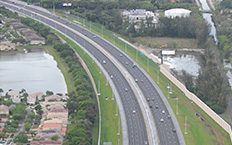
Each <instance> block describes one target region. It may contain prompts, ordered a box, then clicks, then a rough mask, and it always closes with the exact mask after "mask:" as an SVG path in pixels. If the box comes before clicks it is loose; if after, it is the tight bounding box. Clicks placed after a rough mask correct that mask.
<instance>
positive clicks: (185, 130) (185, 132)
mask: <svg viewBox="0 0 232 145" xmlns="http://www.w3.org/2000/svg"><path fill="white" fill-rule="evenodd" d="M187 120H188V117H187V116H185V127H184V134H188V132H187V128H186V126H187Z"/></svg>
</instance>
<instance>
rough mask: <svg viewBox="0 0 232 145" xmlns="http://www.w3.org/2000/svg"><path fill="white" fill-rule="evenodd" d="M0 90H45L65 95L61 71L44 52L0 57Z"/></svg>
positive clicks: (30, 91) (65, 88) (65, 89)
mask: <svg viewBox="0 0 232 145" xmlns="http://www.w3.org/2000/svg"><path fill="white" fill-rule="evenodd" d="M0 88H2V89H3V90H4V91H5V92H6V91H7V90H9V89H13V90H21V89H22V88H24V89H26V91H27V92H28V93H29V94H30V93H34V92H38V91H42V92H44V93H45V92H46V91H47V90H50V91H53V92H54V93H67V87H66V84H65V80H64V77H63V75H62V73H61V71H60V70H59V69H58V68H57V63H56V62H55V61H54V59H53V57H52V56H51V55H49V54H47V53H46V52H44V51H42V52H31V53H26V54H25V53H17V54H12V55H0Z"/></svg>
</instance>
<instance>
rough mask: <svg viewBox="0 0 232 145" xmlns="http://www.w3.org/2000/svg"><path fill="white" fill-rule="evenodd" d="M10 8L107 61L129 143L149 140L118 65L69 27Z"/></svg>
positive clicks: (100, 60)
mask: <svg viewBox="0 0 232 145" xmlns="http://www.w3.org/2000/svg"><path fill="white" fill-rule="evenodd" d="M2 5H4V6H5V7H9V5H6V4H2ZM22 7H24V6H22ZM10 8H11V9H14V10H15V11H18V10H19V11H21V12H23V13H24V14H27V15H29V16H33V17H34V18H35V19H37V20H40V21H44V22H45V21H46V23H47V24H48V25H50V26H52V27H54V28H56V29H57V30H60V31H61V32H63V33H65V34H66V35H68V36H69V37H71V38H72V39H73V40H76V41H77V42H78V43H79V44H81V45H82V46H84V47H85V48H86V49H87V50H88V51H89V52H91V53H92V55H93V56H94V57H95V58H97V60H98V61H99V62H102V64H103V60H104V61H105V62H106V63H105V64H103V67H104V68H105V70H106V71H107V73H108V74H110V76H112V77H113V78H112V80H113V82H114V84H115V86H116V88H117V90H118V93H119V96H120V97H121V100H122V102H123V106H124V111H125V114H126V120H127V124H128V134H129V144H141V145H142V144H145V143H146V142H147V141H148V139H147V132H146V127H145V124H144V120H143V116H142V113H141V111H140V107H139V105H138V102H137V100H136V97H135V94H134V92H133V91H132V89H131V87H130V85H129V84H128V82H127V81H126V80H125V78H124V76H122V73H121V72H120V71H119V70H118V69H117V67H115V66H114V64H113V63H112V62H111V61H110V60H109V59H108V58H107V57H106V56H105V55H104V54H103V53H101V52H100V51H99V50H97V49H96V48H95V47H94V46H93V45H92V44H91V43H89V42H88V41H86V40H84V39H83V38H82V37H80V36H79V35H77V34H76V33H74V32H72V31H70V30H69V29H64V27H63V26H61V25H59V24H56V23H54V22H53V21H50V20H48V19H47V20H45V18H43V17H40V16H38V15H34V14H32V13H30V12H28V11H27V10H25V9H22V8H20V9H18V8H15V7H13V6H10ZM24 8H26V7H24ZM49 17H50V16H49ZM52 17H54V18H56V19H60V18H58V17H56V16H52ZM65 23H66V22H65ZM125 88H127V90H125ZM134 111H136V112H134Z"/></svg>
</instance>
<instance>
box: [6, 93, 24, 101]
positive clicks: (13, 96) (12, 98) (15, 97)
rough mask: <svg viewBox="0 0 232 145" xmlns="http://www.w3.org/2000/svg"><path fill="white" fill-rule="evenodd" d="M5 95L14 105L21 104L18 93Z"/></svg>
mask: <svg viewBox="0 0 232 145" xmlns="http://www.w3.org/2000/svg"><path fill="white" fill-rule="evenodd" d="M7 94H8V95H10V98H11V100H12V101H13V102H14V103H20V102H21V99H20V96H19V91H14V90H12V91H9V92H8V93H7Z"/></svg>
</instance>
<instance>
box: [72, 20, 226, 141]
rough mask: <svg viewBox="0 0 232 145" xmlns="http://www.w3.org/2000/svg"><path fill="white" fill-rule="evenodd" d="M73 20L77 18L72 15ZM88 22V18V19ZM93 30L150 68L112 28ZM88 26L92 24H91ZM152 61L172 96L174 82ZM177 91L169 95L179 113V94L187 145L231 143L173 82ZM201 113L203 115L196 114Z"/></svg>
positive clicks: (155, 74) (158, 78)
mask: <svg viewBox="0 0 232 145" xmlns="http://www.w3.org/2000/svg"><path fill="white" fill-rule="evenodd" d="M69 20H71V21H72V20H73V19H71V18H69ZM85 23H86V24H87V22H85ZM91 25H92V27H91V30H92V31H93V32H95V33H97V34H98V35H100V36H103V37H104V38H105V39H107V40H108V41H110V42H112V43H113V44H114V43H115V45H116V46H117V47H119V48H120V49H122V50H123V51H125V52H126V53H127V54H128V55H129V56H130V57H132V58H133V59H134V60H136V53H137V54H138V59H137V62H138V63H139V64H140V65H141V66H142V67H143V68H144V70H147V59H148V58H147V57H146V56H144V55H140V53H139V52H136V50H135V49H134V48H132V47H131V46H128V45H125V44H124V42H122V41H120V40H119V39H118V38H117V37H115V38H114V35H113V33H111V32H109V31H108V30H105V29H103V31H101V27H100V28H96V29H95V27H93V26H94V25H95V24H91ZM85 26H87V27H86V28H90V27H88V25H85ZM148 61H149V72H148V74H149V75H150V76H151V77H152V78H153V79H154V81H155V82H156V83H158V81H159V83H158V86H159V87H160V89H161V90H162V92H163V93H164V95H165V96H166V97H167V99H168V89H167V86H168V85H170V84H171V82H170V81H169V80H168V79H167V78H166V77H165V76H164V75H162V74H161V73H158V72H159V67H158V66H157V65H156V64H155V63H154V62H152V61H151V60H148ZM172 90H173V94H171V95H169V97H170V99H168V102H169V104H170V105H171V107H172V109H173V111H174V113H176V106H177V105H176V104H177V101H176V100H175V99H172V97H178V98H179V101H178V113H179V114H178V115H176V117H177V120H178V122H179V124H180V127H181V130H182V132H183V135H184V138H185V141H186V144H187V145H200V144H202V145H205V144H226V145H227V144H231V141H230V138H229V135H228V133H227V132H225V131H224V130H223V129H222V128H221V127H220V126H219V125H218V124H217V123H216V122H215V121H213V120H212V119H211V118H210V117H209V116H208V115H207V114H206V113H205V112H204V111H203V110H201V109H200V108H199V107H198V106H197V105H196V104H194V103H192V102H191V101H190V100H189V99H188V98H187V97H186V96H185V95H184V94H183V92H181V91H180V90H179V89H178V88H177V87H176V86H175V85H174V84H172ZM196 113H197V114H199V116H200V117H198V116H196V115H195V114H196ZM186 117H187V125H186V131H187V134H184V132H185V118H186Z"/></svg>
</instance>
